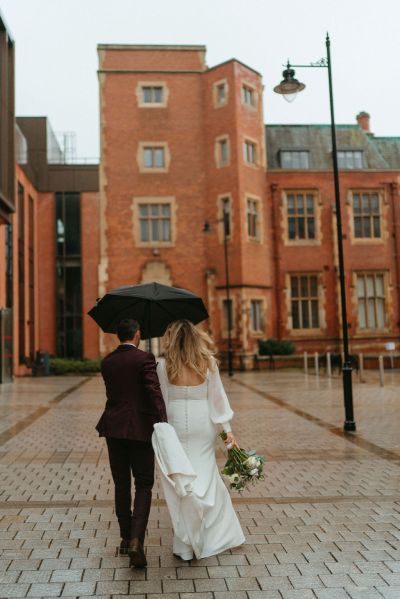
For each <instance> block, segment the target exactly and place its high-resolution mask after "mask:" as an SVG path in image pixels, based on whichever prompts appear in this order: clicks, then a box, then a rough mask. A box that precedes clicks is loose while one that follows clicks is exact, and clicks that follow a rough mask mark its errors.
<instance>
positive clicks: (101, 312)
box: [88, 283, 208, 339]
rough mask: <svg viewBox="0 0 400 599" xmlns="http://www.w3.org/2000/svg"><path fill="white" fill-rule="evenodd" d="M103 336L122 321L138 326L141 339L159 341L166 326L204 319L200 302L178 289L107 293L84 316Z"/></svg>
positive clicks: (125, 289)
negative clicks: (89, 319)
mask: <svg viewBox="0 0 400 599" xmlns="http://www.w3.org/2000/svg"><path fill="white" fill-rule="evenodd" d="M88 314H89V316H91V317H92V318H93V320H95V321H96V322H97V324H98V325H99V326H100V328H101V329H102V330H103V331H104V332H105V333H115V332H116V328H117V326H118V323H119V322H120V321H121V320H122V319H123V318H134V319H135V320H137V321H138V322H139V323H140V330H141V336H142V339H149V338H151V337H162V336H163V335H164V333H165V329H166V328H167V326H168V325H169V323H170V322H172V321H174V320H179V319H181V318H186V319H187V320H190V321H191V322H193V324H197V323H198V322H201V321H202V320H205V319H206V318H208V312H207V310H206V308H205V306H204V304H203V300H202V299H201V298H200V297H198V296H197V295H195V294H194V293H192V292H191V291H188V290H187V289H179V288H178V287H168V286H167V285H161V284H160V283H144V284H143V285H127V286H125V287H118V288H117V289H113V290H112V291H109V292H108V293H107V294H106V295H105V296H104V297H102V298H101V299H99V300H97V303H96V305H95V306H94V307H93V308H92V309H91V310H90V312H88Z"/></svg>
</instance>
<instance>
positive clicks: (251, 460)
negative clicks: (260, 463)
mask: <svg viewBox="0 0 400 599" xmlns="http://www.w3.org/2000/svg"><path fill="white" fill-rule="evenodd" d="M246 464H247V466H248V467H249V468H255V467H256V466H257V459H256V458H255V457H254V456H251V457H249V458H247V460H246Z"/></svg>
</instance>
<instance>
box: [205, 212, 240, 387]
mask: <svg viewBox="0 0 400 599" xmlns="http://www.w3.org/2000/svg"><path fill="white" fill-rule="evenodd" d="M215 222H217V223H223V226H224V263H225V288H226V314H227V316H226V318H227V325H228V374H229V376H233V347H232V306H231V296H230V279H229V255H228V235H229V212H228V210H227V208H226V206H225V205H224V212H223V217H222V218H221V219H218V220H217V221H215ZM203 231H204V233H210V231H211V226H210V223H209V222H208V221H206V222H205V223H204V227H203Z"/></svg>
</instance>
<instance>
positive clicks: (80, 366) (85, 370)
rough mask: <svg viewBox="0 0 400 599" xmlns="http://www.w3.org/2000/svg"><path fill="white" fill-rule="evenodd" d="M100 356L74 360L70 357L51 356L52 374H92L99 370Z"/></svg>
mask: <svg viewBox="0 0 400 599" xmlns="http://www.w3.org/2000/svg"><path fill="white" fill-rule="evenodd" d="M100 363H101V358H95V359H94V360H74V359H72V358H51V359H50V369H51V373H52V374H93V373H95V372H100Z"/></svg>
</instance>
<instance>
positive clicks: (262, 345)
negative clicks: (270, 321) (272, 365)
mask: <svg viewBox="0 0 400 599" xmlns="http://www.w3.org/2000/svg"><path fill="white" fill-rule="evenodd" d="M258 351H259V354H260V356H290V355H291V354H294V351H295V347H294V345H293V343H292V342H291V341H279V340H278V339H272V338H271V339H267V340H264V341H259V342H258Z"/></svg>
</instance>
